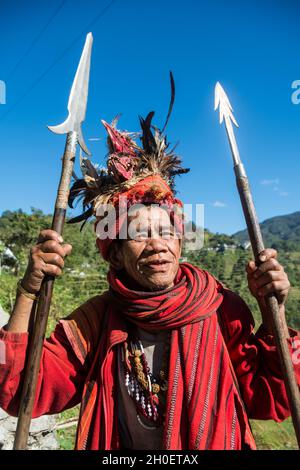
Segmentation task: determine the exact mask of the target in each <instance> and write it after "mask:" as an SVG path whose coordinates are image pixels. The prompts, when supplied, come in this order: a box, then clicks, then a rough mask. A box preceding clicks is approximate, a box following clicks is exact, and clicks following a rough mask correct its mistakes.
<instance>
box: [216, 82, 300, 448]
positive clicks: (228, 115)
mask: <svg viewBox="0 0 300 470" xmlns="http://www.w3.org/2000/svg"><path fill="white" fill-rule="evenodd" d="M218 105H219V106H220V122H222V120H223V118H225V128H226V132H227V136H228V140H229V144H230V148H231V152H232V156H233V160H234V172H235V176H236V184H237V188H238V191H239V195H240V199H241V203H242V207H243V212H244V216H245V220H246V224H247V228H248V233H249V238H250V242H251V246H252V250H253V254H254V257H255V261H256V265H257V266H258V265H259V264H260V260H259V254H260V253H261V252H262V251H263V250H264V248H265V247H264V242H263V238H262V234H261V230H260V225H259V222H258V218H257V215H256V211H255V206H254V203H253V198H252V194H251V190H250V185H249V181H248V178H247V175H246V172H245V169H244V166H243V164H242V162H241V160H240V155H239V151H238V147H237V144H236V140H235V136H234V132H233V127H232V122H231V121H233V122H234V123H235V124H236V125H237V123H236V121H235V119H234V117H233V115H232V108H231V105H230V103H229V100H228V98H227V96H226V94H225V92H224V90H223V89H222V87H221V85H220V84H219V83H218V84H217V85H216V104H215V108H217V106H218ZM265 303H266V306H267V313H268V318H269V319H270V321H271V325H272V329H273V335H274V339H275V343H276V347H277V351H278V355H279V359H280V363H281V369H282V374H283V379H284V384H285V389H286V394H287V397H288V402H289V407H290V411H291V417H292V420H293V425H294V429H295V434H296V438H297V442H298V446H299V448H300V393H299V387H298V384H297V380H296V377H295V373H294V368H293V364H292V359H291V354H290V350H289V347H288V342H287V338H288V337H289V331H288V327H287V324H286V320H285V317H284V316H282V315H280V311H279V306H278V301H277V298H276V296H275V295H274V294H271V295H268V296H266V297H265Z"/></svg>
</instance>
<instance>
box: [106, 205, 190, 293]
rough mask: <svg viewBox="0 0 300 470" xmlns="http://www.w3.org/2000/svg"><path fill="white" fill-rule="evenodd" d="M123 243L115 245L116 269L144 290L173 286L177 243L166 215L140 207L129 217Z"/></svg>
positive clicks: (177, 250)
mask: <svg viewBox="0 0 300 470" xmlns="http://www.w3.org/2000/svg"><path fill="white" fill-rule="evenodd" d="M128 234H129V238H128V239H127V240H122V242H121V243H120V244H115V250H116V252H115V256H116V257H117V259H118V261H119V267H122V268H124V269H125V271H126V272H127V274H129V276H130V277H131V278H132V279H134V280H135V281H137V282H138V283H139V284H140V285H141V286H143V287H145V288H146V289H147V290H160V289H166V288H168V287H171V286H173V284H174V279H175V276H176V274H177V271H178V267H179V257H180V253H181V240H180V239H179V238H178V237H177V236H176V234H175V232H174V227H173V226H172V224H171V222H170V217H169V215H168V213H167V212H166V211H165V210H164V209H162V208H160V207H157V206H156V207H155V206H154V207H153V206H142V207H141V208H139V209H136V210H134V211H133V213H132V214H130V216H129V223H128Z"/></svg>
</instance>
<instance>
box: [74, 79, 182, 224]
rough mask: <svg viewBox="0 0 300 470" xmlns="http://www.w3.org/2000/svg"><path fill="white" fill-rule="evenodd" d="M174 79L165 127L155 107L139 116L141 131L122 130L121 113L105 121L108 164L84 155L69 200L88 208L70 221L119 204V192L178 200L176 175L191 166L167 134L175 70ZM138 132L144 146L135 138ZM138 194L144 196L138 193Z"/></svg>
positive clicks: (133, 196)
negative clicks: (158, 121)
mask: <svg viewBox="0 0 300 470" xmlns="http://www.w3.org/2000/svg"><path fill="white" fill-rule="evenodd" d="M170 82H171V100H170V105H169V110H168V114H167V118H166V122H165V124H164V126H163V128H162V130H160V129H159V128H157V127H156V126H154V125H153V124H152V119H153V116H154V112H153V111H151V112H150V113H149V114H148V115H147V117H146V118H145V119H143V118H142V117H140V118H139V119H140V125H141V129H142V132H141V133H139V134H134V133H129V132H127V131H120V130H118V129H117V128H116V125H117V122H118V119H119V116H117V117H116V118H115V119H114V120H113V122H112V123H111V124H108V123H107V122H105V121H103V120H102V121H101V122H102V124H103V125H104V127H105V129H106V131H107V133H108V137H107V144H108V158H107V168H99V167H98V166H97V165H93V164H92V162H91V161H90V160H89V159H88V158H85V157H84V158H81V161H80V166H81V171H82V175H83V178H81V179H78V178H76V176H74V178H75V182H74V184H73V186H72V187H71V190H70V195H69V200H68V203H69V206H70V207H71V208H73V204H74V201H75V200H76V199H77V200H82V205H83V209H84V212H83V213H82V214H81V215H79V216H78V217H74V218H73V219H71V220H70V221H69V223H75V222H80V221H84V223H85V222H86V220H87V219H88V218H89V217H90V216H92V215H93V214H95V213H96V210H97V207H98V206H99V205H100V204H109V203H112V204H114V205H116V204H117V201H118V197H119V195H120V194H123V193H124V194H126V195H128V196H129V199H130V201H132V202H133V201H137V202H138V201H142V200H143V201H144V200H145V197H146V198H147V196H148V200H149V202H155V201H158V200H162V199H163V198H164V199H166V200H167V199H170V198H173V201H174V197H173V196H174V194H173V193H174V177H175V176H176V175H178V174H182V173H187V172H188V171H189V169H185V168H182V167H181V159H180V158H179V157H178V156H177V155H176V154H175V153H174V149H175V148H173V149H172V150H168V149H169V144H168V142H167V138H166V136H165V134H164V131H165V129H166V126H167V124H168V121H169V118H170V115H171V112H172V109H173V104H174V99H175V84H174V79H173V75H172V72H170ZM138 135H140V139H141V143H142V146H140V145H138V144H137V143H136V141H135V139H136V137H137V136H138ZM143 182H145V184H143ZM135 188H136V191H135ZM138 195H140V198H139V197H136V196H138ZM150 199H151V201H150ZM83 225H84V224H83ZM81 228H82V227H81Z"/></svg>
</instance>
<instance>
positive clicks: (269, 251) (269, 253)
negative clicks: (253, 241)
mask: <svg viewBox="0 0 300 470" xmlns="http://www.w3.org/2000/svg"><path fill="white" fill-rule="evenodd" d="M270 258H277V251H276V250H274V248H266V249H265V250H263V251H261V252H260V253H259V260H260V261H262V262H265V261H267V260H268V259H270Z"/></svg>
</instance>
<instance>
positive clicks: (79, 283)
mask: <svg viewBox="0 0 300 470" xmlns="http://www.w3.org/2000/svg"><path fill="white" fill-rule="evenodd" d="M292 216H293V217H292ZM296 216H297V217H298V218H299V222H298V225H296V223H295V220H296ZM287 217H288V218H289V222H286V223H285V224H283V226H284V227H285V232H284V233H286V234H287V232H288V229H287V227H288V226H289V227H290V230H293V232H294V234H297V233H298V234H299V230H300V212H297V213H295V214H291V216H287ZM290 217H292V219H293V222H291V219H290ZM274 219H276V218H274ZM278 219H280V220H281V221H282V223H283V220H282V217H279V218H278ZM271 220H273V219H271ZM264 224H267V226H268V227H269V229H268V230H269V231H270V233H271V229H270V227H274V228H273V229H272V230H273V232H274V233H273V235H274V236H275V225H276V224H273V222H272V224H268V221H265V223H264ZM293 224H294V225H293ZM50 225H51V217H50V216H47V215H44V214H43V213H42V212H41V211H40V210H37V209H32V212H31V213H30V214H26V213H24V212H22V211H21V210H20V211H14V212H11V211H6V212H4V213H3V214H2V216H1V217H0V261H1V264H0V266H1V270H0V305H1V306H2V307H3V308H4V310H6V311H7V312H10V311H11V309H12V307H13V303H14V297H15V289H16V284H17V280H18V279H19V278H20V277H22V275H23V273H24V270H25V267H26V263H27V258H28V254H29V249H30V247H31V246H32V245H33V244H34V243H36V238H37V235H38V233H39V231H40V230H41V229H42V228H49V227H50ZM282 233H283V232H282ZM276 236H277V237H279V232H278V231H277V232H276ZM286 236H288V235H286ZM289 236H290V238H289V239H288V238H287V239H286V240H285V242H286V243H287V245H286V246H285V248H282V249H279V259H280V261H281V263H282V264H283V265H284V266H285V269H286V271H287V272H288V274H289V277H290V280H291V283H292V289H291V295H290V298H289V300H288V304H287V318H288V323H289V325H290V326H293V327H294V328H298V329H300V315H299V312H300V282H299V280H300V240H298V239H297V237H296V236H295V237H294V238H292V235H291V234H290V235H289ZM64 239H65V241H67V242H68V243H71V244H72V245H73V252H72V254H71V256H70V257H68V258H67V259H66V263H65V268H64V275H63V276H62V277H61V278H59V279H58V280H57V281H56V282H55V288H54V295H53V301H52V304H51V311H50V318H49V325H48V333H50V332H51V330H52V329H53V328H54V325H55V324H56V322H57V321H58V320H59V319H60V318H62V317H64V316H66V315H68V314H69V313H70V312H71V311H72V310H73V309H75V308H76V307H77V306H78V305H80V304H81V303H83V302H84V301H85V300H87V299H88V298H90V297H91V296H93V295H96V294H98V293H101V292H103V291H104V290H105V289H106V288H107V282H106V272H107V264H106V263H105V262H104V261H103V260H102V259H101V257H100V256H99V254H98V252H97V249H96V246H95V235H94V232H93V225H92V223H88V224H86V226H85V227H84V229H83V232H80V226H79V225H66V226H65V229H64ZM245 239H246V237H244V238H243V237H239V238H237V234H236V235H235V236H233V237H231V236H229V235H225V234H218V233H217V234H214V233H211V232H209V231H208V230H205V243H204V247H203V248H202V249H201V250H200V251H187V250H186V249H185V250H184V251H183V260H187V261H189V262H192V263H194V264H196V265H198V266H200V267H202V268H204V269H207V270H209V271H210V272H211V273H212V274H214V275H215V276H216V277H217V278H218V279H220V281H222V282H223V283H224V284H225V285H227V286H228V287H229V288H231V289H233V290H235V291H236V292H238V293H239V294H240V295H241V296H242V297H243V299H244V300H245V301H246V302H247V303H248V305H249V307H250V308H251V311H252V312H253V315H254V317H255V320H256V326H258V325H259V323H260V314H259V310H258V308H257V305H256V301H255V300H254V299H253V298H252V296H251V295H250V293H249V291H248V288H247V281H246V274H245V267H246V263H247V261H248V260H249V259H250V258H251V251H250V250H249V249H244V248H243V246H241V245H240V243H239V241H237V240H240V241H244V240H245ZM268 245H269V246H270V243H269V244H268ZM7 248H9V249H10V250H11V252H12V253H13V255H14V256H15V258H16V259H17V262H15V261H14V260H13V259H10V258H9V256H8V255H7V254H5V253H6V251H7ZM77 414H78V407H76V408H74V409H72V410H68V411H67V412H64V413H62V414H61V416H60V420H61V421H62V422H64V421H66V420H69V419H70V418H72V417H76V416H77ZM252 424H253V430H254V433H255V437H256V441H257V444H258V446H259V448H260V449H295V448H296V441H295V438H294V435H293V430H292V425H291V421H290V420H286V421H285V422H284V423H281V424H278V423H273V422H269V421H266V422H261V421H255V422H253V423H252ZM58 435H59V442H60V445H61V448H62V449H69V448H73V442H74V435H75V427H73V428H67V429H62V430H59V431H58Z"/></svg>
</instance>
